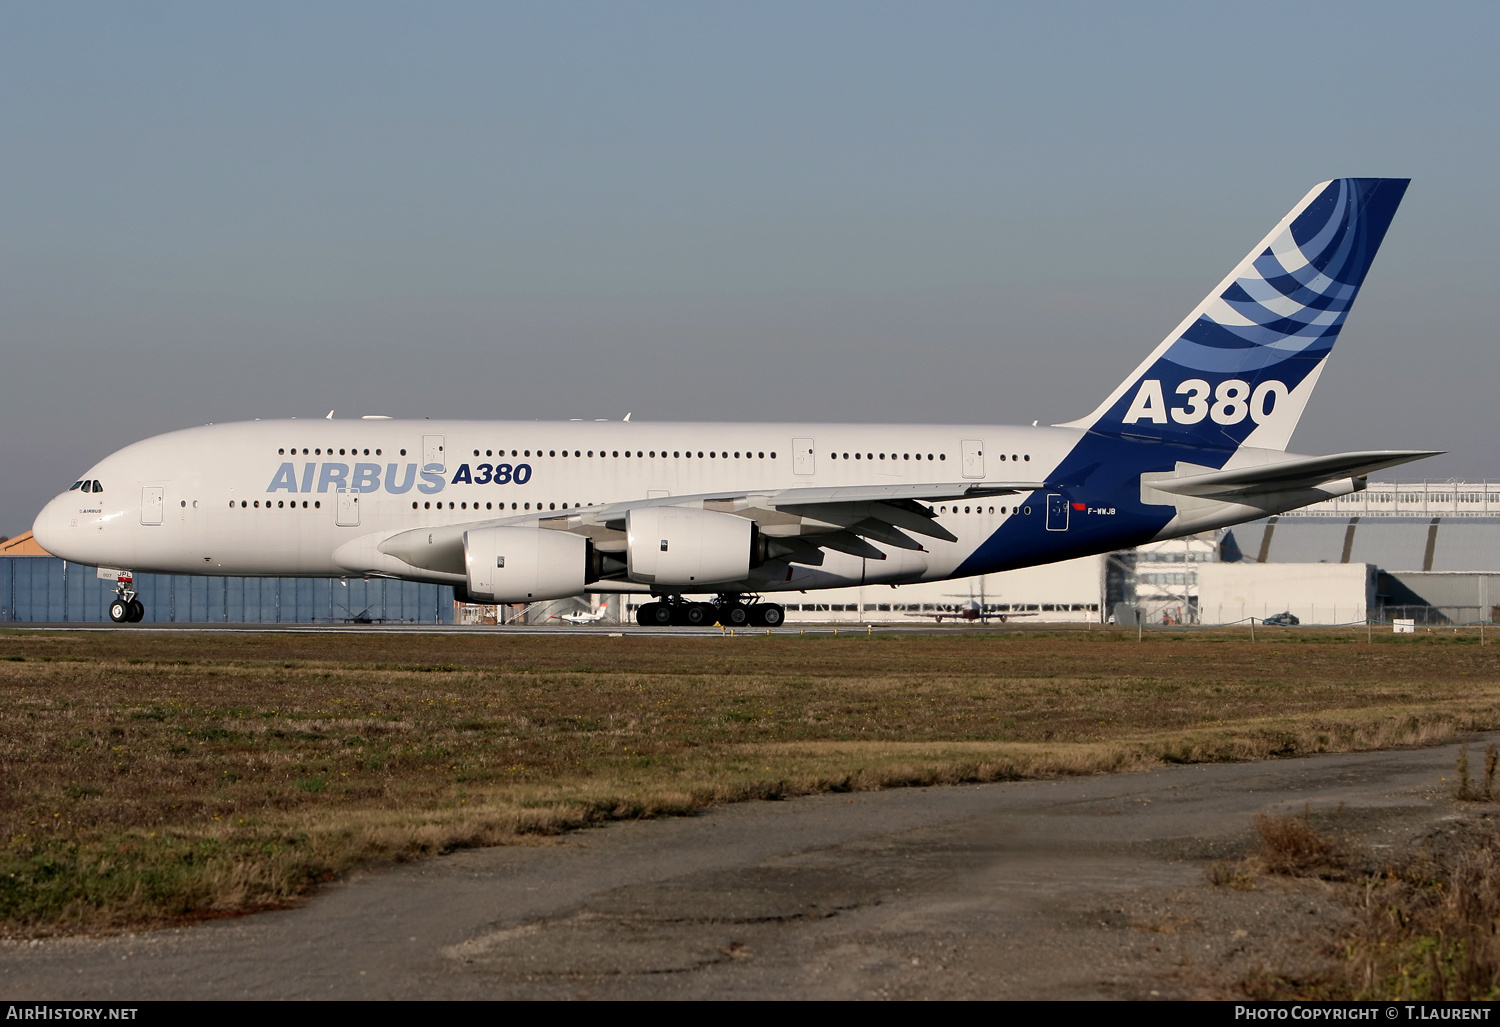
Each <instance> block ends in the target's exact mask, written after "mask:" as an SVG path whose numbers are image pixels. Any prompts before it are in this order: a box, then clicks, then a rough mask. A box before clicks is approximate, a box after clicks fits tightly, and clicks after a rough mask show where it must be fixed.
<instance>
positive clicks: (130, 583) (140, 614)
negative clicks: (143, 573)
mask: <svg viewBox="0 0 1500 1027" xmlns="http://www.w3.org/2000/svg"><path fill="white" fill-rule="evenodd" d="M145 616H146V607H145V605H144V604H143V603H142V602H141V601H140V600H139V599H137V598H136V597H135V579H134V578H133V577H130V578H127V577H123V576H122V577H119V578H117V579H115V601H114V602H112V603H110V604H109V619H110V620H111V621H113V622H114V623H116V624H138V623H140V621H141V620H142V619H143V618H144V617H145Z"/></svg>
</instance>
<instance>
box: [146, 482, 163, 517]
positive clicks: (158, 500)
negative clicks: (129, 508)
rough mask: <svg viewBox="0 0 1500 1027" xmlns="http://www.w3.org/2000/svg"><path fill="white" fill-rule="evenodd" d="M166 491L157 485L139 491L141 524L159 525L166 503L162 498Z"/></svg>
mask: <svg viewBox="0 0 1500 1027" xmlns="http://www.w3.org/2000/svg"><path fill="white" fill-rule="evenodd" d="M165 492H166V490H165V489H163V488H161V487H160V486H157V485H147V486H146V487H145V488H143V489H141V523H142V524H160V523H161V517H162V510H163V509H164V508H165V506H166V501H165V500H164V499H163V498H162V497H163V495H164V494H165Z"/></svg>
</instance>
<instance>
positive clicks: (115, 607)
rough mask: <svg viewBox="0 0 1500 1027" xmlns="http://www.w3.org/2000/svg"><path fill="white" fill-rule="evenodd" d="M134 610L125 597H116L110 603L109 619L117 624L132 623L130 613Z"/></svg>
mask: <svg viewBox="0 0 1500 1027" xmlns="http://www.w3.org/2000/svg"><path fill="white" fill-rule="evenodd" d="M133 612H134V611H133V610H132V609H131V605H130V603H129V602H127V601H126V600H124V599H116V600H115V601H114V602H112V603H110V604H109V619H110V620H112V621H114V622H115V623H116V624H128V623H130V615H131V613H133Z"/></svg>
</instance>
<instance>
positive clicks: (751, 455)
mask: <svg viewBox="0 0 1500 1027" xmlns="http://www.w3.org/2000/svg"><path fill="white" fill-rule="evenodd" d="M474 455H475V456H478V455H479V450H477V449H476V450H474ZM484 455H485V456H504V455H505V450H504V449H499V450H491V449H486V450H485V451H484ZM510 455H511V456H531V455H532V453H531V450H529V449H524V450H515V449H513V450H511V451H510ZM536 455H537V456H539V457H540V456H552V457H567V456H572V457H593V456H600V457H609V458H611V459H617V458H622V457H623V458H629V457H637V458H639V459H643V460H644V459H652V460H654V459H656V458H657V457H660V458H661V459H663V460H665V459H666V458H667V457H668V456H671V457H673V458H674V459H678V460H685V459H690V458H692V457H694V456H697V457H698V458H699V459H700V460H701V459H703V458H704V457H705V456H706V457H707V458H708V459H710V460H729V459H734V460H742V459H743V460H765V459H766V458H767V457H769V458H770V459H772V460H775V459H776V452H775V451H774V450H772V451H771V452H770V453H769V454H768V453H766V452H765V451H764V450H762V451H760V452H751V451H750V450H748V449H747V450H745V451H744V452H740V451H739V450H735V451H734V453H732V454H731V453H730V452H729V450H727V449H725V450H718V449H711V450H709V451H708V453H706V454H705V453H704V452H703V450H701V449H700V450H698V451H697V452H696V453H694V452H692V451H691V450H681V449H677V450H673V451H672V452H671V453H668V452H667V451H666V450H665V449H663V450H661V451H659V452H658V451H657V450H654V449H652V450H641V449H637V450H635V451H634V452H631V451H630V450H628V449H626V450H619V449H601V450H599V451H598V452H597V453H595V452H594V450H592V449H590V450H588V451H587V452H585V451H583V450H581V449H575V450H573V451H572V452H569V451H568V450H566V449H562V450H558V449H548V450H541V449H539V450H537V451H536Z"/></svg>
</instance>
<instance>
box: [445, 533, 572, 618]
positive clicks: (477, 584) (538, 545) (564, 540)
mask: <svg viewBox="0 0 1500 1027" xmlns="http://www.w3.org/2000/svg"><path fill="white" fill-rule="evenodd" d="M589 549H590V546H589V540H588V539H586V538H584V537H583V536H581V535H570V534H568V533H567V532H565V531H553V530H551V529H550V528H503V527H502V528H476V529H474V530H472V531H466V532H464V570H465V574H466V576H467V579H468V580H467V591H468V594H469V598H470V599H471V600H472V601H474V602H481V603H534V602H537V601H538V600H541V599H561V598H563V597H564V596H573V595H578V593H580V592H582V591H584V586H585V585H587V584H588V582H589V580H590V579H589V563H590V556H591V554H590V552H589Z"/></svg>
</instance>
